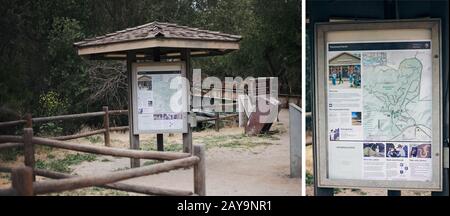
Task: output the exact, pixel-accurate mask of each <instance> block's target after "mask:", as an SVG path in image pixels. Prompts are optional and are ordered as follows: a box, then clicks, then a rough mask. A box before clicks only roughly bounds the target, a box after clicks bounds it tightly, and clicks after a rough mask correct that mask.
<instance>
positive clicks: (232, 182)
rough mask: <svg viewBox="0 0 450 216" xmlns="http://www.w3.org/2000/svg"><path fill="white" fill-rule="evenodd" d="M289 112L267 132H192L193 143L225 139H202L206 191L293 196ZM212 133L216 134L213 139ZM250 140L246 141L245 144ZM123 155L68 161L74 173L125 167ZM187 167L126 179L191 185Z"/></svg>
mask: <svg viewBox="0 0 450 216" xmlns="http://www.w3.org/2000/svg"><path fill="white" fill-rule="evenodd" d="M288 127H289V112H288V110H282V111H281V113H280V123H277V124H275V126H274V127H273V128H274V130H276V131H279V132H280V133H278V134H275V135H274V136H273V137H256V138H254V137H247V136H245V135H243V129H241V128H224V129H221V130H220V132H218V133H217V132H215V131H211V130H207V131H202V132H198V133H194V143H196V142H197V143H198V142H202V141H203V142H209V143H226V145H222V144H220V145H213V144H208V145H207V152H206V155H207V159H206V185H207V194H208V195H229V196H232V195H234V196H247V195H268V196H272V195H273V196H275V195H280V196H298V195H300V194H301V180H300V179H298V178H296V179H292V178H289V176H288V175H289V131H288V129H289V128H288ZM215 138H216V139H215ZM112 139H113V145H114V146H118V145H119V146H118V147H125V146H121V145H126V142H127V140H128V134H114V135H113V136H112ZM165 139H166V140H165V142H166V143H174V145H181V143H180V141H181V137H179V136H174V137H167V136H165ZM153 141H154V135H153V136H152V135H145V136H142V137H141V143H145V142H153ZM247 144H250V145H247ZM129 163H130V162H129V159H122V158H114V157H99V158H98V159H97V160H96V161H94V162H83V163H82V164H80V165H77V166H74V167H72V168H74V173H77V174H78V175H88V174H91V173H97V174H98V173H105V172H110V171H114V170H119V169H126V168H128V167H129ZM142 163H144V162H142ZM192 173H193V172H192V169H189V170H177V171H172V172H170V173H164V174H159V175H153V176H146V177H141V178H136V179H132V180H128V181H127V182H129V183H133V184H139V185H148V186H156V187H164V188H172V189H183V190H191V191H192V190H193V176H192Z"/></svg>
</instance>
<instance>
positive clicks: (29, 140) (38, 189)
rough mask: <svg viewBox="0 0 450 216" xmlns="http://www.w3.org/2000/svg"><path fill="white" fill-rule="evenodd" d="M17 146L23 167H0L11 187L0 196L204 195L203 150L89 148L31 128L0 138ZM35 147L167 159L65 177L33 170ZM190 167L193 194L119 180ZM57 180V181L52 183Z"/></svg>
mask: <svg viewBox="0 0 450 216" xmlns="http://www.w3.org/2000/svg"><path fill="white" fill-rule="evenodd" d="M9 142H17V143H21V144H22V146H23V148H24V164H25V166H20V167H16V168H6V167H0V172H10V173H11V181H12V187H11V188H7V189H1V190H0V195H19V196H33V195H39V194H48V193H57V192H62V191H67V190H75V189H80V188H85V187H92V186H99V187H105V188H111V189H116V190H123V191H128V192H136V193H143V194H150V195H176V196H182V195H194V194H195V195H201V196H204V195H206V189H205V187H206V184H205V147H204V146H203V145H194V153H193V155H191V154H188V153H181V152H180V153H179V152H155V151H138V150H130V149H117V148H111V147H102V146H90V145H82V144H72V143H68V142H63V141H58V140H51V139H46V138H39V137H33V129H31V128H25V129H24V133H23V136H22V137H20V136H0V146H2V145H6V144H5V143H9ZM35 145H44V146H51V147H54V148H61V149H68V150H73V151H79V152H86V153H91V154H101V155H108V156H116V157H128V158H138V159H153V160H167V161H166V162H164V163H159V164H155V165H151V166H146V167H139V168H133V169H128V170H122V171H116V172H110V173H106V174H93V175H89V176H72V175H68V174H63V173H58V172H53V171H48V170H42V169H36V168H35V149H34V147H35ZM192 166H193V167H194V192H191V191H182V190H172V189H163V188H156V187H147V186H139V185H130V184H125V183H120V181H123V180H127V179H131V178H137V177H142V176H147V175H153V174H158V173H163V172H169V171H172V170H177V169H181V168H189V167H192ZM36 175H41V176H44V177H49V178H53V179H52V180H46V181H39V182H36V180H35V176H36ZM55 179H57V180H55ZM118 182H119V183H118Z"/></svg>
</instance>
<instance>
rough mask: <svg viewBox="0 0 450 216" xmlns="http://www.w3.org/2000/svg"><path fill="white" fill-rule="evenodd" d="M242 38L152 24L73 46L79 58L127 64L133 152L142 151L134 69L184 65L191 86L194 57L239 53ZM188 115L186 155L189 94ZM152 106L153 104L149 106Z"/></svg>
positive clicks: (187, 138) (135, 163) (186, 133)
mask: <svg viewBox="0 0 450 216" xmlns="http://www.w3.org/2000/svg"><path fill="white" fill-rule="evenodd" d="M240 40H241V36H238V35H231V34H225V33H221V32H215V31H208V30H201V29H198V28H191V27H187V26H179V25H177V24H172V23H162V22H151V23H147V24H145V25H141V26H137V27H133V28H127V29H124V30H121V31H117V32H114V33H110V34H106V35H103V36H98V37H95V38H90V39H86V40H84V41H80V42H77V43H75V44H74V46H75V47H76V49H77V51H78V54H79V55H80V56H84V57H87V58H88V59H91V60H126V62H127V76H128V111H129V114H128V116H129V118H128V119H129V120H128V121H129V127H130V130H129V131H130V148H131V149H139V134H140V132H139V130H137V128H136V123H135V121H137V120H136V119H135V118H136V115H137V114H136V113H138V110H137V107H136V102H135V101H134V100H135V99H136V95H135V94H136V93H135V91H134V90H133V89H135V88H136V83H135V82H133V80H134V79H135V78H133V66H134V64H136V63H138V62H139V63H142V62H150V63H152V62H153V63H155V62H161V63H163V62H182V63H183V65H184V69H182V70H180V72H181V76H183V77H186V78H187V79H188V80H189V82H190V84H191V85H190V86H192V66H191V57H202V56H203V57H204V56H217V55H224V54H227V53H229V52H232V51H234V50H238V49H239V41H240ZM187 97H188V100H187V101H188V106H189V107H188V109H187V110H188V112H187V113H185V118H186V121H184V122H185V123H184V124H186V125H185V126H186V127H185V128H186V129H185V130H183V131H182V133H183V151H184V152H186V153H192V129H191V126H190V121H189V119H191V118H190V117H189V116H190V112H191V110H192V105H191V104H192V103H190V101H191V96H190V95H189V91H187ZM149 104H150V103H149ZM164 132H167V131H164V130H161V131H159V132H156V134H157V146H158V151H163V150H164V146H163V133H164ZM139 166H140V160H139V159H131V167H132V168H133V167H139Z"/></svg>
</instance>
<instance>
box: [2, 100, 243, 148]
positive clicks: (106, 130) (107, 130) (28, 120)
mask: <svg viewBox="0 0 450 216" xmlns="http://www.w3.org/2000/svg"><path fill="white" fill-rule="evenodd" d="M227 105H230V104H227ZM231 105H233V104H231ZM112 115H115V116H117V115H128V110H109V108H108V107H107V106H104V107H103V111H100V112H90V113H81V114H71V115H60V116H50V117H38V118H32V117H31V114H27V115H25V118H24V119H22V120H15V121H9V122H0V128H4V127H11V126H17V125H25V127H27V128H31V127H32V126H33V123H45V122H51V121H61V120H73V119H79V118H90V117H98V116H103V128H102V129H98V130H94V131H88V132H84V133H81V134H73V135H66V136H59V137H52V138H51V139H53V140H63V141H64V140H72V139H78V138H82V137H89V136H93V135H97V134H103V136H104V140H105V146H108V147H109V146H111V138H110V134H111V132H114V131H126V130H128V129H129V127H128V126H120V127H110V116H112ZM237 116H238V115H237V114H230V115H222V116H219V115H218V114H217V115H216V116H215V117H211V118H201V119H198V120H197V122H199V123H200V122H208V121H214V122H215V129H216V131H219V129H220V124H221V121H222V120H226V119H230V118H236V117H237ZM21 145H22V144H20V143H6V144H4V145H0V149H2V148H10V147H19V146H21Z"/></svg>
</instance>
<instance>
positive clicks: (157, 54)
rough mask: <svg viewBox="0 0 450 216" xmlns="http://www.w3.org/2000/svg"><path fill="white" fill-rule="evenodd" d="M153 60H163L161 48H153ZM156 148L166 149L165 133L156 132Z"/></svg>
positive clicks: (159, 149)
mask: <svg viewBox="0 0 450 216" xmlns="http://www.w3.org/2000/svg"><path fill="white" fill-rule="evenodd" d="M153 61H154V62H160V61H161V51H160V50H159V48H154V49H153ZM156 148H157V150H158V151H164V134H156Z"/></svg>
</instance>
